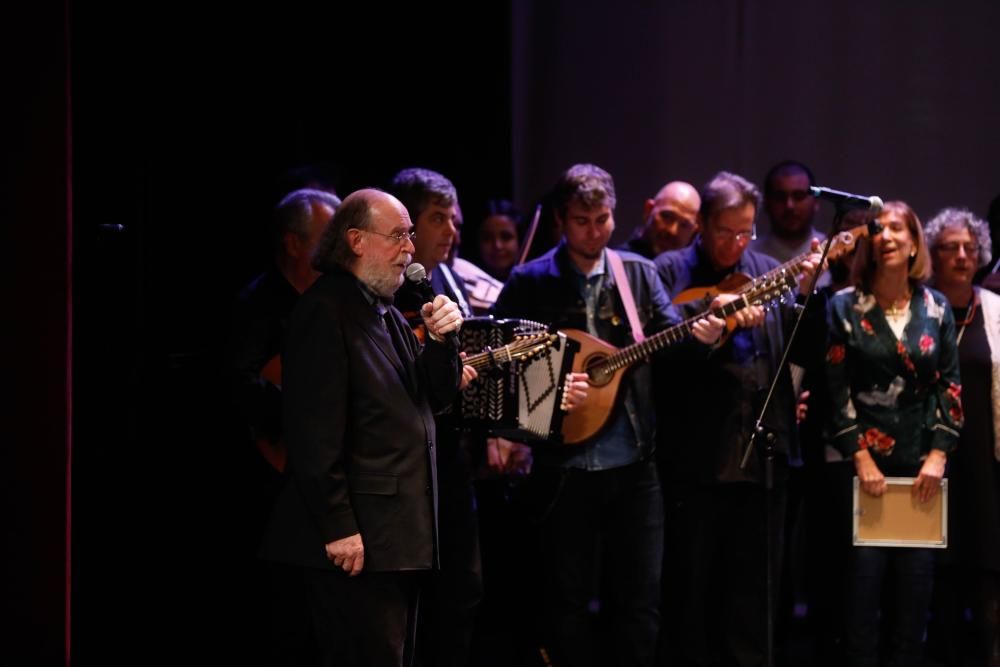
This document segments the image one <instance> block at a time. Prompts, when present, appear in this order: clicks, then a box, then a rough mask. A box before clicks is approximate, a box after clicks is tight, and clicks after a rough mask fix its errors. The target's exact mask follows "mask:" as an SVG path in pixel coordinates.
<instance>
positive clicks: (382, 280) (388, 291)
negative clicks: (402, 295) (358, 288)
mask: <svg viewBox="0 0 1000 667" xmlns="http://www.w3.org/2000/svg"><path fill="white" fill-rule="evenodd" d="M358 280H360V281H361V282H363V283H364V284H365V285H367V287H368V289H370V290H371V291H373V292H375V293H376V294H378V295H379V296H380V297H382V298H383V299H391V298H392V297H393V295H394V294H396V290H398V289H399V287H400V285H402V284H403V276H397V275H395V274H391V275H385V274H381V275H380V274H379V272H378V271H375V270H373V269H372V268H371V267H367V266H359V267H358Z"/></svg>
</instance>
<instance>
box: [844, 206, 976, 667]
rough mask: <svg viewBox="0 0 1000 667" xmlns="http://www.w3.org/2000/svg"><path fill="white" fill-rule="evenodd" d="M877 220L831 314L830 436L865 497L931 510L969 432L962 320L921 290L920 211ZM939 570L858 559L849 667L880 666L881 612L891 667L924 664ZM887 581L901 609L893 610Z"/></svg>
mask: <svg viewBox="0 0 1000 667" xmlns="http://www.w3.org/2000/svg"><path fill="white" fill-rule="evenodd" d="M878 220H879V223H881V225H882V227H883V229H882V231H881V232H879V233H878V234H877V235H875V236H874V237H873V238H871V239H862V240H861V241H860V242H859V244H858V249H857V252H856V255H855V258H854V267H853V270H854V281H853V282H854V284H855V287H854V288H848V289H846V290H842V291H841V292H839V293H838V294H836V295H835V296H834V297H833V298H832V299H831V300H830V302H829V307H828V311H827V313H828V318H829V330H830V334H829V335H830V342H829V346H828V348H827V378H828V383H829V388H830V394H831V398H832V400H833V415H832V424H831V436H832V441H833V445H834V446H835V447H837V448H838V449H839V450H840V451H841V453H842V454H843V455H844V456H845V457H847V458H850V459H852V460H853V461H854V466H855V470H856V472H857V476H858V479H859V481H860V484H861V489H862V491H863V492H864V493H868V494H870V495H872V496H881V495H882V494H883V493H885V491H886V477H887V476H899V477H914V478H916V481H915V483H914V485H913V496H914V500H915V502H918V503H926V502H928V501H930V500H931V499H932V498H933V497H934V496H935V495H936V494H937V493H938V491H939V488H940V482H941V478H942V477H943V476H944V469H945V461H946V456H947V454H948V453H949V452H951V450H953V449H954V448H955V445H956V443H957V442H958V434H959V429H960V428H961V424H962V408H961V403H960V401H959V395H960V393H961V387H960V384H959V382H960V381H959V372H958V355H957V353H956V344H955V320H954V317H953V316H952V312H951V308H950V307H949V305H948V301H947V300H946V299H945V297H944V296H942V295H941V294H940V293H938V292H935V291H933V290H931V289H929V288H927V287H925V286H924V285H923V284H922V281H923V280H925V279H926V278H927V277H928V275H929V274H930V257H929V256H928V252H927V246H926V244H925V243H924V237H923V232H922V230H921V228H920V221H919V220H918V219H917V216H916V214H915V213H914V212H913V210H912V209H911V208H910V207H909V206H908V205H906V204H905V203H903V202H899V201H896V202H889V203H887V204H886V205H885V208H884V209H883V211H882V213H881V214H880V215H879V219H878ZM933 565H934V554H933V551H932V550H931V549H927V548H902V549H901V548H888V547H854V548H853V549H851V552H850V556H849V558H848V581H847V594H848V599H847V605H846V611H847V618H846V623H845V626H846V627H845V630H846V650H847V655H848V659H849V664H851V665H856V666H862V665H863V666H869V665H870V666H872V667H874V666H875V665H877V664H878V656H879V647H878V638H879V627H878V625H879V624H878V619H879V613H878V612H879V608H880V607H882V608H883V609H884V610H885V611H886V612H887V613H886V615H885V616H886V617H888V618H891V619H892V622H893V628H892V629H891V631H890V632H889V634H888V637H889V638H890V641H891V646H890V647H889V650H888V655H889V656H890V664H893V665H910V664H918V663H919V661H920V659H921V653H922V652H923V649H922V645H921V644H922V637H923V631H924V627H925V625H926V621H927V610H928V608H929V606H930V600H931V589H932V582H933ZM887 572H888V573H891V574H892V576H893V577H894V586H893V588H892V599H891V600H882V599H881V598H882V583H883V579H884V577H885V575H886V573H887Z"/></svg>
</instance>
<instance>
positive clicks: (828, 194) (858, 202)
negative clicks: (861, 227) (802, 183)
mask: <svg viewBox="0 0 1000 667" xmlns="http://www.w3.org/2000/svg"><path fill="white" fill-rule="evenodd" d="M809 191H810V192H811V193H812V196H813V197H818V198H819V199H825V200H827V201H831V202H833V203H834V204H836V205H837V206H845V207H851V208H862V209H867V210H869V211H871V212H873V213H878V212H879V211H881V210H882V207H883V206H884V204H883V202H882V198H881V197H874V196H873V197H864V196H862V195H854V194H851V193H850V192H841V191H840V190H833V189H831V188H820V187H815V186H813V187H810V188H809Z"/></svg>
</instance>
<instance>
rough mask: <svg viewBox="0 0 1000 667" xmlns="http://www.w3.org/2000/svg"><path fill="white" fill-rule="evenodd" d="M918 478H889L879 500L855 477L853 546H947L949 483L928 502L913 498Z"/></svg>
mask: <svg viewBox="0 0 1000 667" xmlns="http://www.w3.org/2000/svg"><path fill="white" fill-rule="evenodd" d="M915 481H916V478H915V477H886V478H885V482H886V491H885V493H884V494H882V495H881V496H879V497H878V498H876V497H874V496H870V495H868V494H867V493H865V492H864V491H862V490H861V482H860V480H859V479H858V478H857V477H855V478H854V517H853V518H854V531H853V534H854V545H855V546H869V547H922V548H928V547H930V548H932V549H946V548H947V547H948V480H947V479H942V480H941V492H940V493H938V494H936V495H935V496H934V498H932V499H931V500H929V501H928V502H926V503H921V502H919V501H918V500H917V499H916V498H914V497H913V493H912V490H913V483H914V482H915Z"/></svg>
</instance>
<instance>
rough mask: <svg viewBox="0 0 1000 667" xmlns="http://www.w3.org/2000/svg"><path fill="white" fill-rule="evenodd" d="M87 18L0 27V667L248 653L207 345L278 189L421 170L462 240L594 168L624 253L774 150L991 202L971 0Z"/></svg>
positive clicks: (991, 63)
mask: <svg viewBox="0 0 1000 667" xmlns="http://www.w3.org/2000/svg"><path fill="white" fill-rule="evenodd" d="M94 4H95V3H86V4H85V3H76V4H73V5H72V6H70V4H68V2H67V3H58V2H47V3H46V2H40V3H35V4H33V5H31V6H18V7H15V8H11V9H9V10H6V12H5V13H6V14H7V16H5V17H4V20H3V21H0V26H2V27H0V44H2V46H0V49H2V50H0V56H2V62H3V63H4V64H3V70H2V72H3V77H4V78H3V80H2V85H3V88H2V90H3V93H2V95H3V98H4V102H5V105H4V115H3V131H2V135H0V137H2V140H3V144H2V147H3V151H2V152H3V165H4V171H3V187H4V196H3V197H2V198H0V200H2V201H0V206H2V208H0V211H2V219H0V228H2V229H3V233H4V237H3V239H4V243H3V248H4V249H5V250H6V255H7V257H8V262H6V263H5V265H6V268H7V270H8V272H9V275H8V277H7V279H6V280H5V281H3V282H4V293H5V296H6V297H7V298H6V299H5V303H7V304H9V305H10V307H11V312H12V313H14V314H13V315H12V316H11V317H10V321H9V322H8V326H6V327H3V329H4V343H5V347H6V348H7V350H8V353H9V354H8V359H7V361H6V362H5V367H6V368H7V370H8V374H7V375H8V377H9V378H10V384H9V386H10V387H11V389H12V391H11V393H12V394H14V395H15V398H13V399H9V400H8V401H5V407H4V415H3V416H4V423H5V424H6V425H7V426H8V427H9V429H5V430H9V431H10V436H9V437H8V438H7V442H6V443H5V444H6V446H7V447H6V449H7V451H8V458H7V461H6V463H5V464H4V465H3V466H2V468H0V470H2V473H0V474H2V480H3V494H4V495H3V503H4V507H5V508H6V509H5V515H6V516H5V520H4V522H3V525H4V535H3V549H4V561H5V562H4V564H3V565H4V567H3V574H2V580H0V583H2V589H0V599H2V600H3V605H2V606H3V609H4V613H5V617H6V618H5V619H4V623H3V624H2V630H0V632H2V633H3V635H2V636H0V663H3V664H57V663H59V662H65V661H66V655H67V654H68V650H67V644H66V637H67V636H71V638H72V639H71V646H72V657H73V663H74V664H79V665H90V664H113V663H115V662H123V661H125V660H131V661H133V662H138V663H140V664H149V663H151V662H160V661H167V660H169V659H174V660H186V661H188V660H189V661H197V662H203V661H212V660H214V661H218V662H224V663H235V662H236V661H237V660H238V659H240V658H246V657H252V656H250V655H249V654H250V651H252V648H251V646H252V642H249V641H248V634H249V633H251V632H252V631H253V629H254V628H255V627H256V626H255V625H254V623H255V619H254V616H253V614H254V613H255V608H254V606H253V603H254V600H253V595H254V591H253V588H252V586H251V585H250V582H249V578H250V577H251V576H252V570H251V563H252V554H253V551H254V548H255V544H254V531H255V529H256V523H255V521H257V519H258V517H257V516H256V515H254V513H253V511H252V510H253V509H254V508H248V502H247V495H246V492H247V483H248V482H247V479H246V477H245V475H244V473H245V472H246V466H247V465H248V463H247V461H246V457H247V456H248V452H247V450H246V445H245V443H243V442H242V441H241V440H240V439H239V437H238V431H237V430H236V429H235V428H234V425H233V423H232V420H231V419H230V415H229V413H228V410H227V407H226V406H227V400H228V398H227V396H226V390H225V386H224V384H223V382H222V378H221V373H220V362H221V349H222V345H223V342H224V340H225V337H226V333H227V323H228V317H229V308H230V304H231V302H232V298H233V296H234V294H235V293H236V291H237V290H238V289H239V288H240V287H241V286H242V285H243V284H245V283H246V282H247V281H248V280H249V279H250V278H251V277H252V276H254V275H255V274H256V273H258V272H259V271H260V270H262V269H263V268H264V266H265V264H266V262H267V257H268V253H267V248H266V245H265V242H264V235H263V227H264V224H265V222H266V220H267V215H268V211H269V209H270V208H271V207H272V206H273V205H274V203H275V202H276V201H277V199H278V198H279V197H280V195H281V194H283V193H282V192H281V191H280V186H279V185H278V184H279V179H280V177H281V175H282V174H283V173H284V172H285V170H287V169H288V168H290V167H294V166H300V165H303V164H307V163H314V162H324V163H328V162H334V163H337V164H338V165H339V166H340V174H341V175H340V178H339V181H340V183H339V188H338V189H339V190H340V192H341V194H346V193H348V192H350V191H352V190H354V189H356V188H357V187H361V186H364V185H383V186H384V185H385V184H386V182H387V180H388V179H389V178H390V177H391V176H392V174H394V173H395V172H396V171H397V170H398V169H400V168H402V167H406V166H413V165H421V166H426V167H430V168H433V169H436V170H439V171H441V172H442V173H444V174H446V175H448V176H449V177H450V178H451V179H452V180H453V181H454V182H455V184H456V186H457V188H458V191H459V193H460V196H461V200H462V204H463V209H464V211H465V217H466V219H467V221H471V220H473V219H474V216H475V213H476V211H477V210H478V208H479V206H480V205H481V204H482V202H483V201H484V200H485V199H487V198H489V197H496V196H513V198H514V199H515V201H516V202H517V203H518V204H519V205H520V206H521V207H522V208H524V209H530V207H531V205H532V204H533V203H534V201H535V200H536V199H537V198H538V197H539V196H540V195H541V194H542V192H543V191H544V189H545V188H547V187H548V186H549V185H551V183H552V182H553V181H554V180H555V178H556V177H557V175H558V173H559V171H560V170H562V169H564V168H565V167H567V166H568V165H570V164H572V163H573V162H577V161H593V162H596V163H598V164H600V165H602V166H604V167H606V168H607V169H608V170H609V171H611V173H612V174H613V175H614V176H615V178H616V181H617V185H618V190H619V207H618V211H619V215H618V225H619V230H618V238H623V237H624V236H625V235H626V234H627V233H628V231H629V230H630V229H631V228H632V226H633V225H634V224H635V223H636V222H638V217H639V211H640V210H641V209H640V207H641V203H642V200H643V198H645V197H647V196H650V195H652V193H653V192H654V191H655V190H656V188H658V187H659V185H661V184H662V183H664V182H666V181H667V180H670V179H673V178H682V179H686V180H690V181H692V182H694V183H701V182H703V181H704V180H706V179H707V178H708V177H709V176H711V175H712V173H714V172H715V171H717V170H718V169H730V170H733V171H737V172H739V173H742V174H744V175H745V176H747V177H748V178H750V179H751V180H753V181H759V180H760V179H761V177H762V175H763V173H764V171H765V170H766V168H767V166H768V165H770V164H772V163H773V162H776V161H778V160H781V159H784V158H788V157H795V158H798V159H802V160H804V161H806V162H808V163H810V164H811V165H812V166H813V167H814V169H815V171H816V172H817V174H818V176H819V180H820V182H821V184H824V185H828V186H832V187H837V188H842V189H849V190H855V191H858V192H860V193H862V194H879V195H881V196H883V198H885V199H890V198H905V199H908V200H910V201H911V202H912V203H913V204H914V205H915V206H916V207H917V210H918V213H920V215H921V216H922V217H925V218H926V217H929V216H930V215H932V214H933V213H934V211H936V210H937V208H939V207H941V206H944V205H950V204H961V205H966V206H969V207H971V208H972V209H973V210H975V211H976V212H978V213H979V214H983V213H985V208H986V205H987V203H988V201H989V200H990V198H991V197H992V196H993V195H995V194H997V192H1000V178H998V176H997V168H996V158H995V156H996V155H998V154H1000V133H998V132H997V125H998V124H997V118H998V113H997V110H998V102H1000V76H997V73H998V72H1000V67H998V66H1000V62H998V60H1000V52H998V51H997V49H996V48H995V34H996V30H997V27H998V25H1000V5H997V4H996V3H992V2H986V1H985V0H984V1H982V2H954V3H949V4H948V5H947V6H945V5H944V4H942V3H931V2H906V3H891V2H887V3H880V4H878V5H877V6H874V7H873V6H872V4H873V3H861V2H845V3H837V4H836V5H835V6H831V5H828V4H827V3H819V2H817V3H811V2H793V1H792V0H781V1H775V2H772V3H751V2H685V1H677V2H652V1H651V0H650V1H645V2H644V1H640V0H635V1H632V2H625V3H607V2H568V1H567V2H548V3H544V4H543V3H527V2H525V3H521V2H515V3H510V2H499V3H483V4H482V5H481V6H480V5H477V6H475V7H474V8H473V7H471V6H469V7H466V6H460V7H450V8H449V7H443V6H434V7H431V6H414V7H404V8H399V7H395V6H392V7H389V6H375V5H365V6H364V7H360V6H359V7H355V6H349V7H343V6H339V5H336V4H328V5H314V6H295V5H288V4H283V5H280V6H274V7H268V8H266V9H265V10H254V11H248V10H247V6H246V5H234V6H233V7H231V8H222V7H206V6H204V5H191V6H183V5H180V4H176V3H170V4H160V5H142V6H137V5H138V3H136V4H133V5H132V6H120V7H113V8H112V7H110V6H109V5H106V4H105V5H102V6H101V7H96V6H94ZM118 226H120V227H118ZM115 230H119V231H115ZM67 499H70V500H69V501H67ZM68 525H69V526H71V532H70V533H67V526H68ZM67 590H68V591H69V593H70V595H67ZM67 599H69V600H71V602H70V603H69V613H67V612H66V600H67ZM67 619H69V620H67ZM67 627H70V628H71V630H70V632H69V634H68V633H67ZM196 646H203V647H204V648H201V649H199V650H197V651H196V650H195V647H196Z"/></svg>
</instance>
